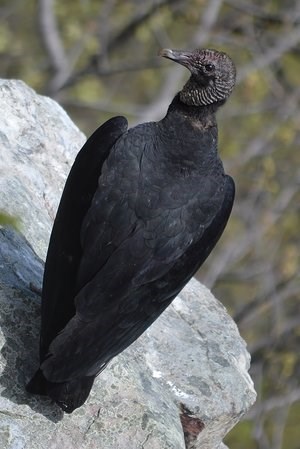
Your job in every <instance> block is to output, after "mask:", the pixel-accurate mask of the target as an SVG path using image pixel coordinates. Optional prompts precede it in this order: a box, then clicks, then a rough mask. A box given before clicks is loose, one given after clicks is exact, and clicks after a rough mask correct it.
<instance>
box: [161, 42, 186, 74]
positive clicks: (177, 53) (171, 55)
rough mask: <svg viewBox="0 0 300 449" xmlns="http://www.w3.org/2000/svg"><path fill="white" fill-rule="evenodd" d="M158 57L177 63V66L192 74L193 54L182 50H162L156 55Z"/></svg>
mask: <svg viewBox="0 0 300 449" xmlns="http://www.w3.org/2000/svg"><path fill="white" fill-rule="evenodd" d="M158 55H159V56H162V57H163V58H167V59H171V60H172V61H175V62H177V63H178V64H181V65H183V66H184V67H186V68H187V69H189V70H190V72H192V73H193V71H194V68H193V52H192V51H184V50H171V49H169V48H163V49H162V50H160V51H159V53H158Z"/></svg>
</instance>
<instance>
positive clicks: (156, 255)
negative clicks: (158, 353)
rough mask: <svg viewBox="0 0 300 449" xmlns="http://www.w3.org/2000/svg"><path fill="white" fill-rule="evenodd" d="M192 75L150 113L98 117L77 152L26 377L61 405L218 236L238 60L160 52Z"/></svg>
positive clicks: (227, 198)
mask: <svg viewBox="0 0 300 449" xmlns="http://www.w3.org/2000/svg"><path fill="white" fill-rule="evenodd" d="M160 55H161V56H163V57H166V58H168V59H171V60H173V61H175V62H177V63H179V64H182V65H183V66H185V67H186V68H187V69H189V71H190V72H191V76H190V78H189V80H188V81H187V83H186V84H185V85H184V87H183V89H182V90H181V91H180V92H179V93H178V94H177V95H175V97H174V99H173V101H172V102H171V104H170V106H169V108H168V111H167V114H166V116H165V117H164V118H163V119H162V120H160V121H158V122H150V123H144V124H140V125H138V126H135V127H134V128H131V129H128V124H127V120H126V119H125V118H124V117H114V118H112V119H110V120H108V121H107V122H106V123H104V124H103V125H102V126H100V127H99V128H98V129H97V130H96V131H95V132H94V134H93V135H92V136H91V137H90V138H89V139H88V140H87V142H86V144H85V145H84V146H83V148H82V149H81V150H80V152H79V153H78V155H77V157H76V159H75V162H74V165H73V166H72V169H71V171H70V174H69V176H68V179H67V181H66V185H65V188H64V191H63V194H62V198H61V201H60V205H59V208H58V212H57V216H56V218H55V222H54V225H53V229H52V234H51V238H50V243H49V248H48V254H47V259H46V263H45V273H44V280H43V290H42V323H41V338H40V367H39V369H38V371H37V372H36V374H35V375H34V377H33V378H32V380H31V381H30V382H29V384H28V385H27V390H28V391H30V392H31V393H36V394H45V395H48V396H49V397H50V398H52V399H53V400H54V401H55V402H56V403H57V404H58V405H59V406H60V407H61V408H62V410H64V411H65V412H67V413H71V412H72V411H73V410H74V409H76V408H77V407H80V406H81V405H82V404H83V403H84V402H85V400H86V399H87V397H88V395H89V392H90V390H91V387H92V385H93V382H94V379H95V377H96V376H97V375H98V374H99V373H100V371H101V370H103V368H105V366H106V365H107V364H108V362H109V361H110V360H111V359H112V358H113V357H115V356H116V355H117V354H119V353H120V352H121V351H123V350H124V349H125V348H126V347H128V346H129V345H130V344H131V343H132V342H133V341H135V340H136V339H137V338H138V337H139V336H140V335H141V334H142V333H143V332H144V331H145V330H146V329H147V328H148V327H149V326H150V325H151V323H153V321H154V320H156V318H157V317H158V316H159V315H160V314H161V313H162V312H163V311H164V310H165V308H166V307H167V306H168V305H169V304H170V303H171V301H172V300H173V299H174V298H175V297H176V295H177V294H178V293H179V292H180V290H181V289H182V288H183V287H184V285H185V284H186V283H187V282H188V281H189V279H190V278H191V277H192V276H193V275H194V274H195V272H196V271H197V270H198V269H199V267H200V266H201V265H202V263H203V262H204V261H205V259H206V258H207V256H208V255H209V254H210V252H211V250H212V249H213V247H214V246H215V244H216V242H217V241H218V239H219V238H220V236H221V234H222V232H223V230H224V228H225V226H226V223H227V220H228V218H229V215H230V213H231V209H232V204H233V200H234V191H235V188H234V182H233V180H232V178H231V177H230V176H228V175H226V174H225V173H224V168H223V164H222V161H221V160H220V158H219V156H218V151H217V135H218V131H217V123H216V118H215V113H216V111H217V109H218V108H219V106H221V105H223V104H224V103H225V101H226V100H227V98H228V97H229V95H230V94H231V91H232V89H233V87H234V84H235V77H236V72H235V67H234V64H233V62H232V60H231V59H230V58H229V57H228V56H227V55H226V54H225V53H222V52H219V51H216V50H211V49H200V50H199V49H197V50H195V51H179V50H169V49H164V50H161V52H160Z"/></svg>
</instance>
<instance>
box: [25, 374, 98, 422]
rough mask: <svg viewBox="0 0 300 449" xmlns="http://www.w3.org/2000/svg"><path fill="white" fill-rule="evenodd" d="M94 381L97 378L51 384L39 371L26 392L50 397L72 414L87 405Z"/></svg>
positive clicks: (27, 386) (91, 377) (90, 377)
mask: <svg viewBox="0 0 300 449" xmlns="http://www.w3.org/2000/svg"><path fill="white" fill-rule="evenodd" d="M94 380H95V376H89V377H87V376H86V377H81V378H78V379H73V380H69V381H66V382H50V381H48V380H47V379H46V378H45V376H44V374H43V372H42V370H41V369H38V371H37V372H36V373H35V375H34V376H33V378H32V379H31V380H30V382H28V384H27V385H26V390H27V391H28V392H29V393H32V394H39V395H46V396H49V397H50V398H51V399H53V401H54V402H56V404H57V405H58V406H59V407H60V408H61V409H62V410H63V411H64V412H66V413H72V412H73V411H74V410H75V409H76V408H78V407H80V406H81V405H83V404H84V403H85V401H86V400H87V398H88V396H89V394H90V391H91V388H92V386H93V383H94Z"/></svg>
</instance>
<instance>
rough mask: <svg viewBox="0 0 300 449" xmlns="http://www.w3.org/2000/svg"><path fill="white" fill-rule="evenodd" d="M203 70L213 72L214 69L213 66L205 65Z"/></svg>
mask: <svg viewBox="0 0 300 449" xmlns="http://www.w3.org/2000/svg"><path fill="white" fill-rule="evenodd" d="M204 68H205V71H206V72H213V71H214V69H215V66H214V65H213V64H205V66H204Z"/></svg>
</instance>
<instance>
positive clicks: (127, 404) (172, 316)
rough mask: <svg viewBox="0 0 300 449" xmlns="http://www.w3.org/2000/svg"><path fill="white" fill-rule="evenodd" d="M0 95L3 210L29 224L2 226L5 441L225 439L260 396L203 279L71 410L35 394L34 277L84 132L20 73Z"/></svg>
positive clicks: (185, 442)
mask: <svg viewBox="0 0 300 449" xmlns="http://www.w3.org/2000/svg"><path fill="white" fill-rule="evenodd" d="M0 104H1V110H2V111H5V112H3V117H4V120H2V122H1V123H0V192H1V196H0V209H5V210H6V211H7V212H10V213H11V214H15V215H17V216H19V217H20V218H21V222H22V224H21V230H22V232H21V233H20V234H18V233H16V232H15V231H12V230H8V229H0V347H1V350H0V393H1V397H0V447H1V448H3V449H23V448H30V449H40V448H43V449H48V448H49V449H50V448H51V449H54V448H55V449H68V448H72V449H73V448H74V449H77V448H78V449H79V448H80V449H87V448H106V449H123V448H124V449H125V448H127V449H128V448H130V449H137V448H141V449H156V448H157V449H169V448H170V449H171V448H174V449H184V448H185V447H187V448H201V449H225V446H224V445H223V443H222V438H223V437H224V435H225V434H226V433H227V432H228V430H229V429H230V428H231V427H232V426H233V425H234V424H235V423H236V422H237V421H238V420H239V419H240V417H241V416H242V415H243V414H244V413H245V412H246V411H247V410H248V409H249V407H250V406H251V404H252V403H253V402H254V400H255V392H254V390H253V385H252V381H251V379H250V377H249V375H248V368H249V355H248V353H247V350H246V347H245V343H244V341H243V340H242V339H241V337H240V336H239V333H238V330H237V327H236V325H235V323H234V322H233V321H232V319H231V318H230V317H229V316H228V314H227V312H226V310H225V308H224V307H223V306H222V305H221V304H220V303H219V302H218V301H217V300H216V299H215V298H214V297H213V296H212V295H211V293H210V292H209V291H208V290H207V289H206V288H205V287H203V286H202V285H201V284H199V283H198V282H197V281H195V280H193V281H191V282H190V283H189V284H188V285H187V286H186V288H185V289H184V290H183V291H182V293H181V294H180V296H179V297H178V298H177V299H176V300H175V301H174V303H173V305H172V306H171V307H169V308H168V309H167V310H166V312H165V313H164V314H163V315H162V316H161V317H160V318H159V319H158V320H157V321H156V322H155V323H154V324H153V326H152V327H151V328H150V329H149V330H148V331H147V332H146V333H145V334H144V335H143V336H142V337H141V338H140V339H139V340H138V341H137V342H136V343H134V344H133V345H132V346H131V347H130V348H128V349H127V350H126V351H124V353H123V354H121V355H120V356H118V357H116V358H115V359H114V361H113V362H112V363H111V364H110V365H109V366H108V368H107V369H106V370H104V371H103V372H102V373H101V375H100V376H99V377H98V379H97V381H96V383H95V386H94V388H93V390H92V393H91V396H90V398H89V399H88V401H87V403H86V404H85V405H84V406H83V407H81V408H80V409H78V410H76V411H75V412H74V413H73V414H72V415H63V413H62V412H61V411H60V409H58V408H57V407H56V406H55V405H54V404H52V403H51V401H50V400H48V399H46V398H40V397H34V396H31V395H29V394H27V393H26V392H25V390H24V385H25V383H26V381H27V380H28V379H29V377H30V375H31V374H32V373H33V371H34V369H35V367H36V365H37V362H38V360H37V353H38V330H39V314H40V298H39V297H38V296H37V295H36V294H35V293H33V292H32V291H31V290H30V288H29V284H30V282H32V283H34V284H35V285H37V286H39V285H40V284H41V279H42V272H43V262H42V260H41V259H40V258H39V256H40V257H41V258H44V256H45V253H46V248H47V243H48V238H49V233H50V230H51V225H52V220H53V217H54V215H55V210H56V207H57V204H58V201H59V197H60V194H61V190H62V187H63V183H64V180H65V177H66V174H67V172H68V170H69V167H70V163H71V162H72V161H73V159H74V157H75V154H76V152H77V151H78V149H79V148H80V146H81V145H82V143H83V141H84V137H83V135H82V134H81V133H80V132H79V131H78V129H77V128H76V127H75V125H74V124H73V123H72V122H71V121H70V119H69V118H68V117H67V115H66V114H65V112H64V111H63V110H62V109H61V108H60V107H59V106H58V105H57V104H56V103H55V102H53V101H52V100H50V99H48V98H45V97H41V96H38V95H36V94H35V93H34V92H33V91H32V90H31V89H29V88H28V87H27V86H26V85H25V84H24V83H22V82H19V81H0ZM36 253H37V254H38V255H37V254H36ZM184 433H185V435H184Z"/></svg>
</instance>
